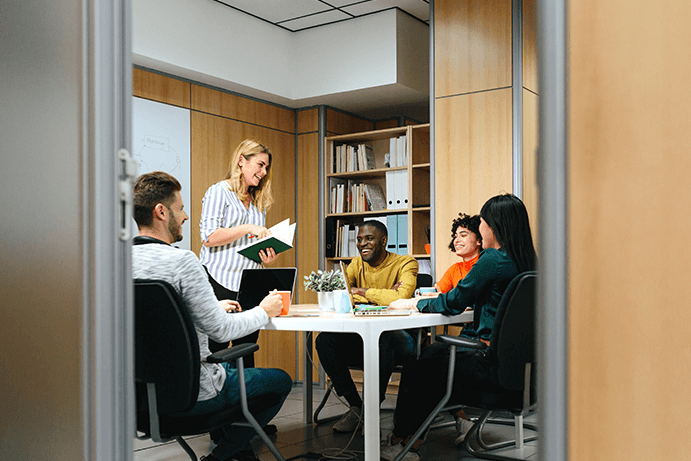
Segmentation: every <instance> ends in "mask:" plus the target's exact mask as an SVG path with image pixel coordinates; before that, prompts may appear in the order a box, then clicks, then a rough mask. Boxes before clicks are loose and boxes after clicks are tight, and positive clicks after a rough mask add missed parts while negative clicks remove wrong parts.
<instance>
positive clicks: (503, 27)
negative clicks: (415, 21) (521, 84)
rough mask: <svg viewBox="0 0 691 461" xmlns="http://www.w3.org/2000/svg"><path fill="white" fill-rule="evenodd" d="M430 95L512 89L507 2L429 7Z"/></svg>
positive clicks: (473, 0)
mask: <svg viewBox="0 0 691 461" xmlns="http://www.w3.org/2000/svg"><path fill="white" fill-rule="evenodd" d="M434 23H435V29H434V34H435V36H434V47H435V64H434V65H435V96H436V97H441V96H450V95H457V94H463V93H468V92H472V91H482V90H487V89H490V88H500V87H507V86H511V0H437V1H435V2H434Z"/></svg>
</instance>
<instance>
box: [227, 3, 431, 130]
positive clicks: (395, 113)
mask: <svg viewBox="0 0 691 461" xmlns="http://www.w3.org/2000/svg"><path fill="white" fill-rule="evenodd" d="M214 1H216V2H218V3H219V4H222V5H225V6H227V7H228V8H233V9H234V10H237V11H240V12H242V13H244V14H248V15H250V16H253V17H255V18H258V19H260V20H262V21H266V22H267V23H270V24H273V25H274V26H276V27H280V28H281V29H284V30H288V31H291V32H298V31H301V30H305V29H310V28H315V27H319V26H324V25H327V24H333V23H336V22H342V21H347V20H349V19H354V18H357V17H360V16H366V15H368V14H373V13H377V12H380V11H384V10H390V9H393V8H397V9H399V10H401V11H403V12H405V13H407V14H409V15H410V16H411V17H413V18H416V19H417V20H419V21H421V22H423V23H425V24H427V25H429V22H430V14H429V13H430V11H429V9H430V6H429V1H428V0H214ZM339 97H340V98H341V99H339ZM412 100H414V101H412ZM402 101H407V102H405V103H403V102H402ZM318 104H327V105H330V106H332V107H336V108H339V109H342V110H346V111H348V112H351V113H355V114H358V115H360V116H363V117H366V118H369V119H372V120H382V119H390V118H393V117H407V118H409V119H412V120H415V121H417V122H421V123H426V122H429V98H428V97H425V96H422V97H420V95H419V94H418V95H415V96H411V95H407V94H406V95H404V94H401V93H396V92H391V93H390V94H387V92H386V91H381V90H377V89H365V90H363V91H359V92H357V93H351V94H345V95H340V96H338V95H336V96H332V97H330V98H326V99H325V100H324V101H321V102H318Z"/></svg>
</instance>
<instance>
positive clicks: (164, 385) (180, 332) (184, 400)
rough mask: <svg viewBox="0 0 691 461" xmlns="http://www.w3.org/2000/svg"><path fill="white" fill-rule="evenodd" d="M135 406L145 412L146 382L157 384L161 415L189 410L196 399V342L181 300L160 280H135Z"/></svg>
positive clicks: (191, 324)
mask: <svg viewBox="0 0 691 461" xmlns="http://www.w3.org/2000/svg"><path fill="white" fill-rule="evenodd" d="M134 304H135V381H136V383H137V407H138V410H139V411H145V412H147V411H148V408H147V405H148V403H147V402H148V400H147V398H146V383H154V384H155V385H156V400H157V402H158V412H159V413H160V414H167V413H175V412H179V411H187V410H190V409H191V408H192V407H193V406H194V404H195V402H196V401H197V396H198V395H199V372H200V371H199V370H200V359H199V342H198V340H197V334H196V331H195V329H194V324H193V323H192V319H191V318H190V316H189V313H188V312H187V309H186V307H185V306H184V303H183V301H182V299H181V298H180V295H179V294H178V293H177V291H175V289H174V288H173V287H172V286H171V285H170V284H169V283H167V282H164V281H161V280H139V279H138V280H135V281H134Z"/></svg>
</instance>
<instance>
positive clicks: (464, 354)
mask: <svg viewBox="0 0 691 461" xmlns="http://www.w3.org/2000/svg"><path fill="white" fill-rule="evenodd" d="M448 370H449V357H448V355H445V354H439V355H435V356H432V357H428V358H425V359H420V360H416V361H414V362H413V363H410V364H408V365H405V366H404V367H403V372H402V373H401V385H400V387H399V389H398V400H397V401H396V410H395V411H394V428H393V432H394V434H395V435H396V436H397V437H402V438H405V437H407V436H409V435H412V434H414V433H415V431H417V429H418V428H419V427H420V426H422V423H423V422H425V419H427V417H428V416H429V414H430V413H431V412H432V410H434V407H436V406H437V405H438V404H439V402H440V401H441V399H442V397H443V396H444V394H445V393H446V382H447V376H448ZM491 387H493V384H492V379H491V371H490V361H489V359H488V358H487V357H486V356H485V355H483V354H482V353H480V352H478V351H471V350H461V351H458V352H457V353H456V370H455V373H454V382H453V393H452V394H451V399H450V400H449V402H448V404H447V405H454V404H462V403H465V402H464V396H465V397H466V398H468V396H470V395H476V394H477V393H478V392H479V391H480V390H482V389H488V388H491Z"/></svg>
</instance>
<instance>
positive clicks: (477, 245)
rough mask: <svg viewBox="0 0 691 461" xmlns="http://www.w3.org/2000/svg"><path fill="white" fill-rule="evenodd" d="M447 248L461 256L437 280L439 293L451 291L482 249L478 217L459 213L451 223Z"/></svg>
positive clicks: (468, 270) (436, 286)
mask: <svg viewBox="0 0 691 461" xmlns="http://www.w3.org/2000/svg"><path fill="white" fill-rule="evenodd" d="M449 249H450V250H451V251H453V252H454V253H456V255H457V256H458V257H459V258H461V261H459V262H457V263H455V264H452V265H451V267H449V268H448V269H447V271H446V272H445V273H444V276H443V277H442V278H441V279H440V280H439V282H437V284H436V285H435V288H436V289H437V291H438V292H440V293H446V292H449V291H451V290H452V289H453V288H454V287H455V286H456V285H457V284H458V281H459V280H461V279H462V278H463V277H465V276H466V274H467V273H468V272H470V268H471V267H473V264H475V261H477V258H479V257H480V250H482V236H480V217H479V216H477V215H475V216H468V215H467V214H465V213H459V214H458V218H456V219H454V220H453V223H452V224H451V243H449Z"/></svg>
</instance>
